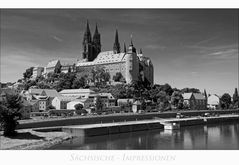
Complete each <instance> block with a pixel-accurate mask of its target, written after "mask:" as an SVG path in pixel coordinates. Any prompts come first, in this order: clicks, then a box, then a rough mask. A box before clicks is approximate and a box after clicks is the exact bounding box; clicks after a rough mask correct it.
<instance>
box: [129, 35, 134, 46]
mask: <svg viewBox="0 0 239 165" xmlns="http://www.w3.org/2000/svg"><path fill="white" fill-rule="evenodd" d="M132 38H133V35H132V34H131V35H130V45H131V46H134V44H133V39H132Z"/></svg>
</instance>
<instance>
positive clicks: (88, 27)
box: [86, 19, 90, 31]
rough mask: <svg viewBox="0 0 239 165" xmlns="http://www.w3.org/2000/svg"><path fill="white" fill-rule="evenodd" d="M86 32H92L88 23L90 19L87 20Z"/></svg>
mask: <svg viewBox="0 0 239 165" xmlns="http://www.w3.org/2000/svg"><path fill="white" fill-rule="evenodd" d="M86 30H87V31H90V26H89V21H88V19H87V20H86Z"/></svg>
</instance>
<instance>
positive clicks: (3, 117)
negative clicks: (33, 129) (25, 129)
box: [0, 95, 22, 136]
mask: <svg viewBox="0 0 239 165" xmlns="http://www.w3.org/2000/svg"><path fill="white" fill-rule="evenodd" d="M21 108H22V101H21V97H20V96H19V95H6V99H4V100H3V101H2V102H0V124H1V127H2V128H3V134H4V136H15V135H16V134H17V132H16V131H15V129H16V127H17V125H18V122H17V119H19V118H20V117H21V113H20V110H21Z"/></svg>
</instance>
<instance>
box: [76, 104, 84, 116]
mask: <svg viewBox="0 0 239 165" xmlns="http://www.w3.org/2000/svg"><path fill="white" fill-rule="evenodd" d="M74 107H75V110H76V114H78V115H81V114H85V113H87V111H86V110H84V109H83V105H82V104H80V103H79V104H76V105H75V106H74Z"/></svg>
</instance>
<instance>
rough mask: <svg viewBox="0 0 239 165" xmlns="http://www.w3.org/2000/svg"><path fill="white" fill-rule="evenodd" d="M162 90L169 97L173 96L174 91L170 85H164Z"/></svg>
mask: <svg viewBox="0 0 239 165" xmlns="http://www.w3.org/2000/svg"><path fill="white" fill-rule="evenodd" d="M161 90H162V91H165V92H166V94H167V95H169V96H171V95H172V93H173V89H172V87H171V86H170V85H169V84H164V85H162V86H161Z"/></svg>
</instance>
